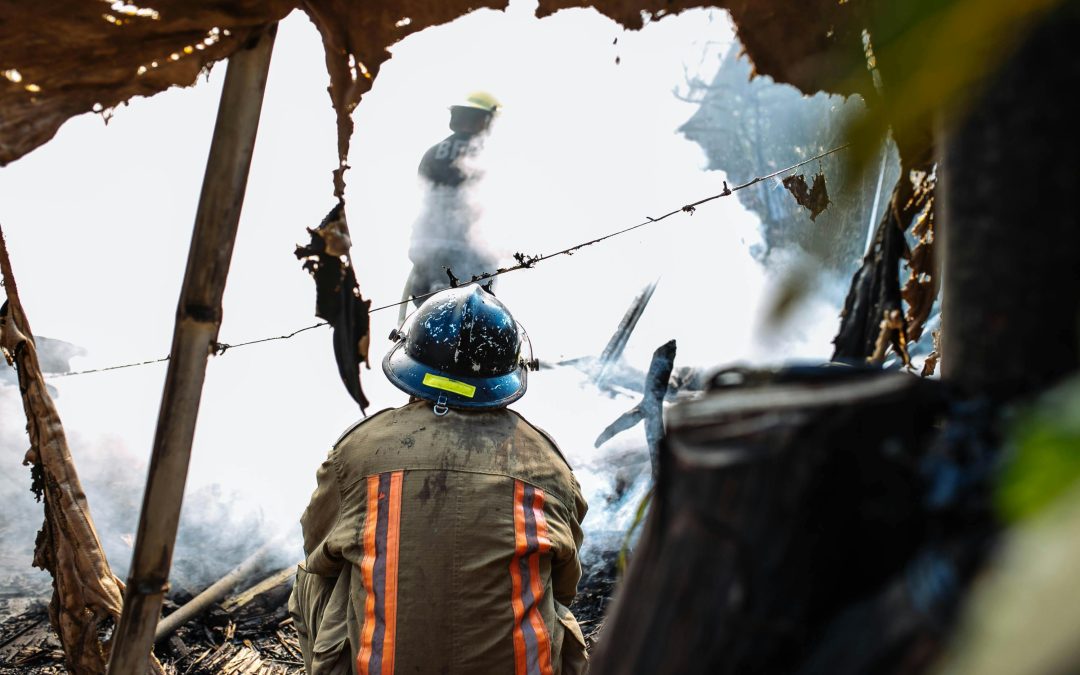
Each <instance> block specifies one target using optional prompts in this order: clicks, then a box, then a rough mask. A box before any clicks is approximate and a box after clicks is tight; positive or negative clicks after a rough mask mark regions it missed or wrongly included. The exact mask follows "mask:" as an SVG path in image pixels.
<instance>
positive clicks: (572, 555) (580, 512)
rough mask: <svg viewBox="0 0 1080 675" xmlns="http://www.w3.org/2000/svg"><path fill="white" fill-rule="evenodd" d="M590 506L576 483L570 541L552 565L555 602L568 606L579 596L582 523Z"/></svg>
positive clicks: (570, 519)
mask: <svg viewBox="0 0 1080 675" xmlns="http://www.w3.org/2000/svg"><path fill="white" fill-rule="evenodd" d="M588 510H589V505H588V504H587V503H586V502H585V498H584V497H583V496H582V495H581V489H580V488H579V487H578V484H577V481H574V505H573V507H572V510H571V512H570V513H569V516H570V517H569V518H567V523H566V525H567V534H568V541H566V542H565V543H564V544H563V545H562V546H559V547H557V550H556V555H555V558H554V560H553V561H552V565H551V588H552V592H553V593H554V595H555V600H556V601H557V602H558V603H560V604H562V605H566V606H568V607H569V606H570V604H571V603H572V602H574V596H576V595H577V585H578V581H580V580H581V560H580V558H579V557H578V554H579V553H580V551H581V542H582V540H583V538H584V533H583V532H582V531H581V521H582V520H584V519H585V513H586V512H587V511H588Z"/></svg>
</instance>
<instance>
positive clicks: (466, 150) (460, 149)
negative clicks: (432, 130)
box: [419, 131, 480, 187]
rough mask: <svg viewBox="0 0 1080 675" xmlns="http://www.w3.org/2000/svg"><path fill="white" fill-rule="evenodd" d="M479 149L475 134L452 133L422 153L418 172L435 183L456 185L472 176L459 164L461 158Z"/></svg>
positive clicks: (473, 153)
mask: <svg viewBox="0 0 1080 675" xmlns="http://www.w3.org/2000/svg"><path fill="white" fill-rule="evenodd" d="M479 150H480V143H479V140H478V137H477V135H476V134H467V133H463V132H460V131H458V132H455V133H452V134H450V135H449V136H447V137H446V138H445V139H443V140H442V141H440V142H438V143H436V144H435V145H433V146H431V148H430V149H428V151H427V152H425V153H424V157H423V159H421V160H420V169H419V174H420V175H421V176H423V177H424V178H426V179H427V180H429V181H431V182H432V183H433V184H435V185H446V186H449V187H457V186H459V185H461V184H462V183H464V182H465V181H467V180H469V179H470V178H471V177H472V176H470V175H469V174H467V173H466V170H465V169H464V168H463V167H462V166H461V159H462V158H463V157H469V156H472V155H475V154H476V153H477V152H478V151H479Z"/></svg>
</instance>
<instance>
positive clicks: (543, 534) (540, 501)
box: [529, 488, 553, 675]
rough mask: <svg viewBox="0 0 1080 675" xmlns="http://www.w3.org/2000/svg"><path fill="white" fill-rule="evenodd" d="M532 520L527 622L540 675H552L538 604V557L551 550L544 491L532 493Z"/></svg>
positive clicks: (540, 592)
mask: <svg viewBox="0 0 1080 675" xmlns="http://www.w3.org/2000/svg"><path fill="white" fill-rule="evenodd" d="M532 509H533V514H532V515H533V520H534V521H535V523H536V543H537V547H536V551H535V552H533V554H532V555H530V556H529V570H530V571H531V572H532V574H531V575H530V578H531V580H532V588H533V598H535V602H536V604H534V605H533V606H532V609H531V610H530V611H529V614H530V617H529V620H530V621H531V622H532V625H533V630H534V631H536V642H537V651H538V652H539V653H538V654H537V656H538V661H539V664H540V674H541V675H553V670H552V667H551V637H550V636H549V635H548V630H547V625H546V624H545V623H544V617H543V616H541V614H540V607H539V603H540V600H541V599H542V598H543V597H544V587H543V585H542V584H541V583H540V555H541V554H543V553H547V552H548V551H549V550H551V540H550V539H548V536H547V519H546V518H544V491H543V490H541V489H540V488H536V489H535V492H534V493H533V503H532Z"/></svg>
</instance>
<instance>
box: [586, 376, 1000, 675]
mask: <svg viewBox="0 0 1080 675" xmlns="http://www.w3.org/2000/svg"><path fill="white" fill-rule="evenodd" d="M944 413H945V406H944V402H943V400H942V397H941V395H940V392H939V388H938V387H937V386H936V383H931V382H927V381H925V380H920V379H918V378H916V377H913V376H909V375H903V374H899V373H891V374H883V373H881V372H872V371H864V370H856V369H849V368H843V367H836V368H821V369H810V370H804V371H788V372H786V373H780V374H777V375H774V376H773V377H772V378H771V381H767V382H765V383H760V382H759V383H752V382H749V381H745V382H743V383H742V384H741V385H739V386H735V387H731V386H717V387H715V388H714V389H713V390H712V391H711V392H710V393H709V394H707V395H706V396H705V397H703V398H702V399H699V400H696V401H692V402H689V403H686V404H682V405H677V406H675V407H673V408H672V409H671V410H670V414H669V417H668V422H669V428H668V437H667V438H666V439H665V442H664V444H663V446H662V449H661V455H660V476H659V481H658V484H657V495H658V496H657V500H656V502H655V504H654V508H653V511H652V512H651V513H650V515H649V520H648V523H647V525H646V530H645V533H644V535H643V539H642V542H641V544H640V546H639V547H638V550H637V552H636V554H635V557H634V559H633V562H632V564H631V568H630V572H629V574H628V576H627V578H626V580H625V582H624V584H623V585H622V591H621V594H620V596H619V597H618V598H617V599H616V601H615V605H614V610H613V611H612V613H611V615H610V616H609V617H608V618H607V621H606V625H605V627H604V633H603V637H602V639H601V640H600V644H599V649H598V654H597V657H596V658H595V660H594V666H593V670H592V671H591V672H593V673H594V675H595V674H596V673H600V674H605V675H606V674H611V673H651V674H663V673H671V674H675V673H679V674H680V675H692V674H694V673H701V674H703V675H704V674H706V673H708V674H710V675H713V674H719V673H830V674H833V675H836V674H839V673H866V672H885V673H907V672H919V671H920V670H921V669H922V668H924V667H925V665H926V663H927V662H928V660H929V659H931V658H932V657H933V656H935V655H936V653H937V647H938V644H939V643H940V640H941V638H942V637H943V635H944V631H945V630H946V629H947V626H948V624H949V620H950V618H951V612H952V609H953V608H954V607H955V602H954V601H955V598H956V597H957V595H958V592H959V590H960V589H961V588H962V586H963V584H964V580H965V579H966V578H968V576H969V575H970V571H971V568H972V566H973V564H974V562H975V561H976V560H978V558H979V556H980V553H981V551H982V550H983V549H984V545H985V541H986V540H987V539H988V538H989V536H990V534H991V532H992V526H991V525H990V522H989V519H988V518H987V517H985V514H981V513H979V512H978V510H977V509H976V512H975V513H972V512H971V510H970V509H969V508H968V506H967V504H968V501H969V500H967V499H966V496H967V494H966V493H965V492H964V491H962V490H959V489H958V488H957V487H956V486H957V485H960V484H961V483H964V481H953V482H952V483H950V484H949V485H946V486H941V485H938V484H937V483H936V482H935V481H937V479H938V478H940V477H941V476H942V475H943V474H945V473H948V474H949V475H954V476H964V477H965V478H970V477H972V476H975V475H976V474H974V473H973V469H972V468H971V465H972V463H973V460H972V458H973V457H976V456H977V455H978V452H976V451H973V449H972V448H973V447H974V446H973V445H972V443H971V442H970V437H971V434H964V433H959V432H958V431H957V429H967V428H969V427H970V425H968V426H963V425H959V424H958V425H957V426H956V427H955V428H953V431H952V432H951V433H952V434H953V435H952V436H951V437H949V439H948V441H947V442H946V440H943V439H942V437H941V435H940V431H939V430H938V429H937V428H936V427H937V424H938V422H939V421H940V420H941V418H942V417H943V415H944ZM961 457H962V458H963V459H962V460H961V459H959V458H961ZM946 465H948V467H949V469H950V471H949V472H943V471H941V468H942V467H943V466H946ZM977 482H978V481H974V480H969V481H967V482H966V484H976V483H977ZM942 488H944V489H942ZM975 501H976V503H980V502H979V501H978V500H975Z"/></svg>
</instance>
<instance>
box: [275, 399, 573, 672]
mask: <svg viewBox="0 0 1080 675" xmlns="http://www.w3.org/2000/svg"><path fill="white" fill-rule="evenodd" d="M317 479H318V487H317V488H316V489H315V493H314V494H313V495H312V497H311V503H310V504H309V505H308V508H307V510H306V511H305V512H304V515H303V517H302V518H301V524H302V525H303V530H304V551H305V554H306V558H305V561H304V563H303V564H302V565H301V566H300V568H299V570H298V572H297V578H296V586H295V588H294V589H293V594H292V597H291V598H290V601H289V609H290V612H291V614H292V616H293V619H294V621H295V624H296V628H297V630H298V631H299V633H300V643H301V646H302V649H303V654H304V661H305V664H306V666H307V670H308V673H310V674H311V675H325V674H330V673H333V674H335V675H337V674H344V673H349V672H353V673H360V674H361V675H374V674H379V675H389V674H391V673H395V672H397V673H402V674H405V673H409V674H412V673H420V674H426V673H431V674H432V675H442V674H462V675H465V674H468V675H484V674H487V673H491V674H492V675H560V674H563V675H577V674H579V673H585V672H586V670H587V660H586V655H585V643H584V639H583V638H582V635H581V629H580V628H579V627H578V624H577V621H576V620H575V619H574V616H573V615H572V614H571V613H570V611H569V610H568V609H567V606H568V605H569V604H570V603H571V602H572V601H573V599H574V595H575V593H576V592H577V582H578V579H579V577H580V576H581V567H580V564H579V562H578V550H579V548H580V546H581V538H582V533H581V526H580V523H581V520H582V518H584V516H585V510H586V508H587V507H586V504H585V501H584V499H583V498H582V496H581V490H580V488H579V487H578V483H577V480H576V479H575V478H574V475H573V473H572V472H571V471H570V467H569V466H568V465H567V463H566V461H565V460H564V459H563V457H562V455H561V454H560V452H559V450H558V448H557V447H556V445H555V443H554V442H553V441H552V440H551V439H550V438H548V437H547V436H546V435H545V434H544V433H543V432H542V431H540V430H538V429H537V428H535V427H533V426H532V425H531V424H529V423H528V422H527V421H525V419H524V418H522V417H521V416H520V415H518V414H517V413H515V412H513V411H511V410H507V409H499V410H492V411H483V412H462V411H456V410H451V411H450V412H449V413H448V414H447V415H445V416H443V417H437V416H436V415H435V414H434V413H433V412H432V405H431V403H430V402H426V401H417V402H413V403H410V404H408V405H406V406H403V407H401V408H397V409H394V410H384V411H382V412H380V413H377V414H375V415H373V416H371V417H369V418H368V419H367V420H365V421H364V422H362V423H361V424H358V425H357V426H355V427H353V428H352V429H351V430H349V431H348V432H346V433H345V435H344V436H343V437H342V438H341V439H340V440H339V441H338V443H337V444H336V445H335V447H334V448H333V450H331V451H330V455H329V457H328V458H327V460H326V461H325V462H324V463H323V465H322V467H321V468H320V469H319V471H318V474H317Z"/></svg>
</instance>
